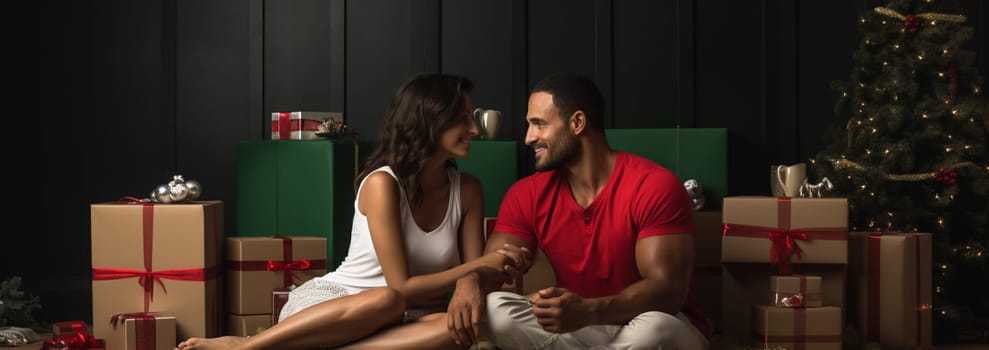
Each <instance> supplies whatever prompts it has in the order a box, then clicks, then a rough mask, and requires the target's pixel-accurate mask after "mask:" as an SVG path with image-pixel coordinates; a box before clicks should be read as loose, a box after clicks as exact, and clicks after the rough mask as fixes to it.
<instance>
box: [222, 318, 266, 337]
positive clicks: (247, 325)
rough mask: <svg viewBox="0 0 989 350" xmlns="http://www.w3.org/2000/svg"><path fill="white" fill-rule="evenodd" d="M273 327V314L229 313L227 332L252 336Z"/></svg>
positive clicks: (241, 335) (240, 335) (239, 335)
mask: <svg viewBox="0 0 989 350" xmlns="http://www.w3.org/2000/svg"><path fill="white" fill-rule="evenodd" d="M268 328H271V315H268V314H264V315H235V314H229V315H227V334H229V335H235V336H238V337H250V336H255V335H257V334H258V333H261V332H262V331H264V330H265V329H268Z"/></svg>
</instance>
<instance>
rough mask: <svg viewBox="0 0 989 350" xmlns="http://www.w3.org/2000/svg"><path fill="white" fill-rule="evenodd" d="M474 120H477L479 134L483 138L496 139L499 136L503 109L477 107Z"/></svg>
mask: <svg viewBox="0 0 989 350" xmlns="http://www.w3.org/2000/svg"><path fill="white" fill-rule="evenodd" d="M474 120H476V121H477V128H478V134H479V135H480V137H481V139H482V140H494V139H495V137H497V136H498V124H499V123H500V122H501V111H497V110H494V109H484V108H475V109H474Z"/></svg>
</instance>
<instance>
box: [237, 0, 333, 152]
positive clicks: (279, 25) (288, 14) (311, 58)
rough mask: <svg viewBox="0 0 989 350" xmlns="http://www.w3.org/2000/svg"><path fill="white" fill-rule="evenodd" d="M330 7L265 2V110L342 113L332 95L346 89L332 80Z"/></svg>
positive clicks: (313, 2)
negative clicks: (339, 89)
mask: <svg viewBox="0 0 989 350" xmlns="http://www.w3.org/2000/svg"><path fill="white" fill-rule="evenodd" d="M331 7H332V3H330V2H329V1H320V0H299V1H265V2H264V96H265V97H264V101H265V103H264V111H265V112H267V113H271V112H280V111H326V112H337V111H343V106H335V105H332V102H333V101H334V100H333V99H332V98H331V96H333V94H334V92H335V93H342V91H333V89H332V88H333V84H332V83H331V81H332V80H331V79H332V78H333V75H332V74H331V68H332V67H333V66H332V63H333V62H334V61H335V57H334V56H333V55H332V52H331V43H332V32H331V24H332V23H331V22H330V20H329V19H330V15H331V12H332V10H331ZM245 25H246V23H245ZM269 116H270V114H269ZM269 118H270V117H269ZM269 137H270V135H269Z"/></svg>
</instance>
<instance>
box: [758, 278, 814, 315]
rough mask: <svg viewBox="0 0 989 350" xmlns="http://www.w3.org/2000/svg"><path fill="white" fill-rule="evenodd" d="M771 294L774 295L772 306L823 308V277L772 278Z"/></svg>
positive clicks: (770, 284) (770, 283)
mask: <svg viewBox="0 0 989 350" xmlns="http://www.w3.org/2000/svg"><path fill="white" fill-rule="evenodd" d="M769 292H770V293H772V302H770V303H769V305H772V306H779V307H794V306H801V307H818V306H822V304H821V276H805V275H791V276H770V277H769ZM798 295H799V296H798ZM795 298H799V300H797V299H795Z"/></svg>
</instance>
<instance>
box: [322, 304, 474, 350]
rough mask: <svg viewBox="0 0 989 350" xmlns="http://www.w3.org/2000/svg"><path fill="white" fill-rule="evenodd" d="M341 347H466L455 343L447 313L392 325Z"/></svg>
mask: <svg viewBox="0 0 989 350" xmlns="http://www.w3.org/2000/svg"><path fill="white" fill-rule="evenodd" d="M339 349H465V348H463V347H459V346H457V345H456V344H454V343H453V338H451V337H450V331H448V330H447V327H446V313H445V312H444V313H436V314H429V315H426V316H423V317H420V318H418V319H417V320H415V321H412V322H410V323H406V324H402V325H398V326H394V327H390V328H387V329H384V330H381V331H379V332H377V333H374V334H373V335H371V336H370V337H367V338H363V339H361V340H358V341H356V342H353V343H350V344H347V345H345V346H342V347H340V348H339Z"/></svg>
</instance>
